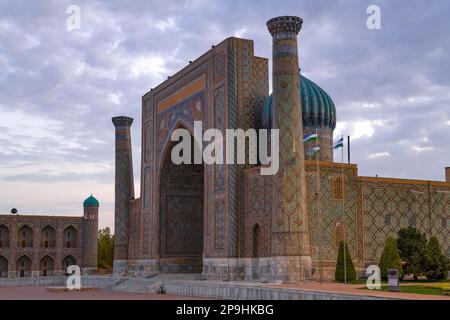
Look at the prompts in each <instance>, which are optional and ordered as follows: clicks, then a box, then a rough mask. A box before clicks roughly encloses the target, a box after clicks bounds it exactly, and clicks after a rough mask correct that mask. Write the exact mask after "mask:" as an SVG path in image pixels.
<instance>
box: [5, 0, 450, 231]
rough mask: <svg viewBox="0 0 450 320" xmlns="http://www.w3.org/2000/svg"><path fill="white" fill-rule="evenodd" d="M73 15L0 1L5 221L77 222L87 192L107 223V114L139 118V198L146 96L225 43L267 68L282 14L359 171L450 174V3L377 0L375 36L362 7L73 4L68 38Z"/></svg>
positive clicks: (135, 135) (351, 0)
mask: <svg viewBox="0 0 450 320" xmlns="http://www.w3.org/2000/svg"><path fill="white" fill-rule="evenodd" d="M71 4H73V3H72V1H69V0H62V1H56V0H42V1H39V2H38V1H25V0H14V1H13V0H7V1H1V2H0V43H1V44H2V45H1V46H0V70H1V72H0V164H1V168H0V211H2V212H9V210H10V207H11V205H12V203H11V202H13V203H14V205H15V206H17V207H22V211H27V213H48V214H53V213H55V212H58V213H59V214H68V213H74V212H78V210H79V209H78V208H79V206H80V202H82V201H83V200H84V197H86V196H87V195H89V194H90V193H94V194H96V195H98V198H99V200H100V202H101V203H104V204H105V205H104V206H102V207H101V224H102V225H106V224H108V223H109V224H110V223H111V222H112V216H113V206H112V204H113V192H112V188H113V182H114V134H113V132H114V131H113V130H114V128H113V126H112V124H111V117H112V116H115V115H121V114H123V115H128V116H131V117H133V118H135V122H134V124H133V127H132V130H133V131H132V139H133V152H134V153H133V156H134V168H135V181H136V192H137V195H139V181H140V135H141V132H140V130H141V123H140V122H141V121H140V120H141V97H142V95H143V94H144V93H145V92H147V91H148V90H149V89H150V88H152V87H155V86H156V85H158V84H159V83H160V82H162V81H164V80H165V79H166V77H167V76H170V75H172V74H174V73H175V72H177V71H178V70H179V69H181V68H182V67H184V66H185V65H187V63H188V61H189V60H194V59H196V58H197V57H199V56H200V55H201V54H203V53H204V52H205V51H207V50H208V49H209V48H210V47H211V45H213V44H217V43H219V42H221V41H222V40H223V39H224V38H226V37H228V36H231V35H235V36H241V37H245V38H247V39H253V40H254V47H255V54H256V55H258V56H263V57H268V58H271V56H272V54H271V47H272V43H271V38H270V35H269V33H268V31H267V29H266V26H265V22H266V21H267V20H268V19H269V18H271V17H274V16H278V15H285V14H290V15H300V16H301V17H302V18H303V20H304V24H303V28H302V30H301V32H300V35H299V52H300V66H301V69H302V73H303V74H305V75H306V76H308V77H309V78H310V79H312V80H313V81H314V82H316V83H317V84H318V85H320V86H321V87H322V88H323V89H324V90H326V91H327V92H328V93H329V94H330V96H331V97H332V98H333V100H334V102H335V105H336V108H337V121H338V126H337V129H336V131H335V133H336V136H337V135H341V134H342V135H350V136H351V141H352V142H351V143H352V148H351V150H352V158H351V159H352V162H354V163H358V170H359V173H360V174H362V175H375V174H378V175H379V176H388V177H399V178H419V179H433V180H443V178H444V167H446V166H449V165H450V164H449V163H448V161H449V159H450V148H448V140H449V137H450V120H449V119H450V108H449V105H450V73H449V72H448V70H450V59H448V53H449V51H450V34H449V33H448V32H447V30H448V29H449V22H448V18H447V16H446V13H447V12H449V11H450V3H448V2H444V1H433V2H431V3H429V2H424V1H419V0H416V1H410V2H408V5H405V4H404V3H401V2H398V1H387V0H379V1H378V5H379V6H380V8H381V13H382V25H381V26H382V28H381V30H373V31H370V30H368V29H367V27H366V19H367V17H368V15H367V13H366V9H367V7H368V6H369V5H370V4H372V2H371V1H368V0H367V1H366V0H363V1H360V0H346V1H344V0H340V1H334V2H330V1H326V0H318V1H302V2H299V1H297V0H286V1H279V2H277V4H276V5H275V4H274V2H273V1H269V0H265V1H258V4H257V5H255V3H254V2H249V1H237V0H234V1H218V0H215V1H214V0H189V1H182V0H151V1H144V0H136V1H130V2H126V1H121V0H111V1H98V0H97V1H96V0H93V1H87V0H80V1H77V5H79V6H80V8H81V18H82V21H81V29H80V30H74V31H72V32H68V31H67V27H66V19H67V18H68V15H67V13H66V8H67V7H68V6H69V5H71ZM25 8H26V10H25ZM418 12H420V14H417V13H418ZM411 26H415V27H411ZM417 26H419V27H417ZM269 74H270V72H269ZM424 138H426V140H424ZM39 186H41V187H39ZM105 190H108V191H105ZM54 194H57V195H58V196H57V197H54V196H53V195H54Z"/></svg>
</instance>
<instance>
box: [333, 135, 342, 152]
mask: <svg viewBox="0 0 450 320" xmlns="http://www.w3.org/2000/svg"><path fill="white" fill-rule="evenodd" d="M343 147H344V137H341V138H340V139H339V140H337V141H336V142H335V143H334V145H333V149H338V148H343Z"/></svg>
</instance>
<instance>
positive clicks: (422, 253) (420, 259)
mask: <svg viewBox="0 0 450 320" xmlns="http://www.w3.org/2000/svg"><path fill="white" fill-rule="evenodd" d="M397 247H398V251H399V252H400V257H401V258H402V260H403V261H404V263H405V264H404V268H403V270H404V272H405V274H413V275H414V280H417V278H418V276H420V275H422V274H424V272H425V265H426V250H427V238H426V237H425V235H424V234H421V233H420V232H419V231H418V230H417V229H416V228H413V227H408V228H404V229H401V230H400V231H399V232H398V238H397Z"/></svg>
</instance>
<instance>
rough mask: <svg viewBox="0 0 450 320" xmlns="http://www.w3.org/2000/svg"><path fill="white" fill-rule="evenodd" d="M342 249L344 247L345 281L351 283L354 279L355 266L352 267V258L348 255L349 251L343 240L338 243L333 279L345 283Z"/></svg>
mask: <svg viewBox="0 0 450 320" xmlns="http://www.w3.org/2000/svg"><path fill="white" fill-rule="evenodd" d="M344 247H345V269H346V271H347V272H346V274H347V281H352V280H355V279H356V271H355V266H354V265H353V261H352V257H351V255H350V250H348V247H347V243H346V242H344V241H343V240H342V241H341V242H339V252H338V258H337V262H336V271H335V273H334V278H335V279H336V281H341V282H344V281H345V277H344V274H345V273H344Z"/></svg>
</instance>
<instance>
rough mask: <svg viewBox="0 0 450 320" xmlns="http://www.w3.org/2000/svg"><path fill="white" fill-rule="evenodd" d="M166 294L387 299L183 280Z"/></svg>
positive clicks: (167, 286) (168, 285) (166, 287)
mask: <svg viewBox="0 0 450 320" xmlns="http://www.w3.org/2000/svg"><path fill="white" fill-rule="evenodd" d="M164 290H165V293H166V294H172V295H177V296H191V297H204V298H211V299H230V300H385V299H386V298H377V297H372V296H363V295H351V294H341V293H333V292H314V291H302V290H298V289H284V288H283V289H281V288H270V287H257V286H254V285H245V284H237V283H229V284H223V283H220V282H214V283H211V282H209V283H205V282H193V281H189V282H183V281H167V282H165V283H164Z"/></svg>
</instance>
